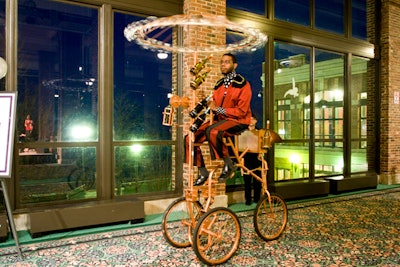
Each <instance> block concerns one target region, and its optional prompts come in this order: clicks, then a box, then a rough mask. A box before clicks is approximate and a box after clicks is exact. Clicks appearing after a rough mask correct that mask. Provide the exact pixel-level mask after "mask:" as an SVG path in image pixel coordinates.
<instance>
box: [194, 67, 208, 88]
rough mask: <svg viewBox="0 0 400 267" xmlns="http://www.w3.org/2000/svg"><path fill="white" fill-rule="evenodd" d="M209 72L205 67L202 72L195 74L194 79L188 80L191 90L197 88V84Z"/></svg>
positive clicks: (203, 79)
mask: <svg viewBox="0 0 400 267" xmlns="http://www.w3.org/2000/svg"><path fill="white" fill-rule="evenodd" d="M209 72H210V69H207V70H206V71H205V72H203V74H201V75H197V76H196V79H194V80H193V81H191V82H190V87H191V88H192V89H193V90H196V89H197V88H199V86H200V85H201V84H202V83H203V82H204V81H205V79H206V77H207V74H208V73H209Z"/></svg>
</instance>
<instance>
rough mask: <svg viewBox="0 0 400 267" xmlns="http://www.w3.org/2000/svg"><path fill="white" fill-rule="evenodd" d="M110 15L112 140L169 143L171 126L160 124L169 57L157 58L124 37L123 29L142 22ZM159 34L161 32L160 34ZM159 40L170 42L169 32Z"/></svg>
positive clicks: (169, 88)
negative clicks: (112, 67)
mask: <svg viewBox="0 0 400 267" xmlns="http://www.w3.org/2000/svg"><path fill="white" fill-rule="evenodd" d="M143 19H144V18H142V17H135V16H130V15H126V14H120V13H115V15H114V31H115V34H114V56H115V57H114V140H171V138H172V137H171V127H167V126H163V125H162V115H163V114H162V113H163V110H164V108H165V107H166V106H167V105H168V104H169V103H168V94H170V93H171V91H172V56H171V54H167V58H162V57H161V58H159V57H158V56H159V55H158V53H157V52H154V51H149V50H146V49H144V48H143V47H142V46H139V45H137V44H136V43H135V42H129V41H128V40H127V39H126V38H125V36H124V29H125V27H126V26H127V25H128V24H130V23H132V22H134V21H139V20H143ZM160 34H161V33H160ZM162 34H163V35H165V37H160V39H161V40H166V39H168V40H170V39H171V37H172V36H171V35H172V30H171V29H166V30H165V32H163V33H162Z"/></svg>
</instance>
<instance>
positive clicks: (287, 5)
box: [274, 0, 310, 26]
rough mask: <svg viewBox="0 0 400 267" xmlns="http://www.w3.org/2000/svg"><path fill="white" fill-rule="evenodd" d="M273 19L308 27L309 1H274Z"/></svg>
mask: <svg viewBox="0 0 400 267" xmlns="http://www.w3.org/2000/svg"><path fill="white" fill-rule="evenodd" d="M274 6H275V19H279V20H284V21H287V22H291V23H295V24H299V25H303V26H310V1H309V0H275V1H274Z"/></svg>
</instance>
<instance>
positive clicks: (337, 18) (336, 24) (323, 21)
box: [315, 0, 344, 34]
mask: <svg viewBox="0 0 400 267" xmlns="http://www.w3.org/2000/svg"><path fill="white" fill-rule="evenodd" d="M315 28H317V29H321V30H325V31H330V32H334V33H338V34H344V0H329V1H326V0H315Z"/></svg>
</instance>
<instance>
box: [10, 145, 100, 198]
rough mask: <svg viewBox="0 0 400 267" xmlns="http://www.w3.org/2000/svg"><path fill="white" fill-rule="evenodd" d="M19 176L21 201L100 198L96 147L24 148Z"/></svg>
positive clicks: (20, 157) (20, 156) (19, 162)
mask: <svg viewBox="0 0 400 267" xmlns="http://www.w3.org/2000/svg"><path fill="white" fill-rule="evenodd" d="M17 179H18V181H19V190H20V193H19V196H20V203H21V204H33V203H40V202H53V201H69V200H78V199H88V198H96V149H95V148H94V147H73V148H71V147H70V148H65V147H63V148H62V147H56V148H54V147H51V148H46V149H43V150H42V151H38V150H36V151H33V152H32V151H27V152H21V153H20V154H19V160H18V168H17Z"/></svg>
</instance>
